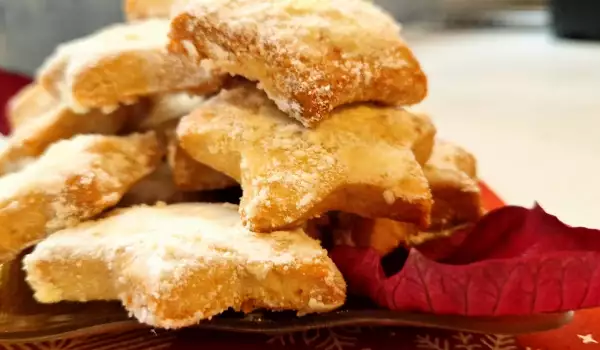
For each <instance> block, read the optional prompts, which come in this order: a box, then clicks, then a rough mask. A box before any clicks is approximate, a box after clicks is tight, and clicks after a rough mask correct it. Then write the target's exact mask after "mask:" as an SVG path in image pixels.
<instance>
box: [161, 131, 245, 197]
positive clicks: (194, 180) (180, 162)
mask: <svg viewBox="0 0 600 350" xmlns="http://www.w3.org/2000/svg"><path fill="white" fill-rule="evenodd" d="M167 155H168V156H167V159H168V163H169V166H170V167H171V172H172V175H173V181H174V182H175V186H177V188H178V189H180V190H182V191H210V190H220V189H225V188H229V187H234V186H237V185H238V183H237V182H236V181H235V180H234V179H232V178H230V177H229V176H227V175H225V174H223V173H221V172H219V171H217V170H215V169H213V168H211V167H209V166H207V165H205V164H202V163H200V162H198V161H197V160H195V159H194V158H192V157H191V156H190V155H189V154H188V153H187V152H186V151H185V150H184V149H182V148H181V147H180V146H179V142H178V140H177V139H176V138H172V139H171V140H170V142H169V146H168V153H167Z"/></svg>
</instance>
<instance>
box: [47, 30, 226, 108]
mask: <svg viewBox="0 0 600 350" xmlns="http://www.w3.org/2000/svg"><path fill="white" fill-rule="evenodd" d="M168 28H169V22H168V21H167V20H159V19H155V20H147V21H141V22H135V23H128V24H115V25H111V26H109V27H106V28H104V29H102V30H100V31H99V32H96V33H94V34H91V35H90V36H87V37H84V38H81V39H77V40H74V41H71V42H68V43H65V44H62V45H60V46H59V47H58V48H57V50H56V52H55V53H54V54H53V55H52V56H51V57H49V58H48V59H47V60H46V62H45V63H44V65H43V66H42V68H41V69H40V71H39V72H38V79H39V81H40V83H41V84H42V86H43V87H44V88H46V89H47V90H48V91H50V92H51V93H52V94H53V95H54V96H58V97H60V98H61V99H62V100H63V101H64V102H66V103H67V105H68V106H69V107H70V108H72V109H74V110H75V111H77V112H85V111H87V110H88V109H90V108H102V109H104V110H110V109H111V108H115V107H116V106H117V105H118V104H119V103H125V104H131V103H134V102H135V101H136V100H137V99H138V98H139V97H142V96H148V95H152V94H157V93H165V92H173V91H182V90H188V89H193V90H194V91H195V93H197V94H201V93H211V92H214V91H218V90H219V89H220V87H221V85H222V84H223V82H224V79H225V76H224V75H223V74H221V73H220V72H219V71H218V70H217V69H216V68H215V67H214V66H213V65H212V64H211V63H210V62H208V61H202V62H201V64H198V62H197V61H196V60H193V59H189V58H186V57H182V56H178V55H172V54H169V53H168V52H167V49H166V45H167V42H168V38H167V33H168Z"/></svg>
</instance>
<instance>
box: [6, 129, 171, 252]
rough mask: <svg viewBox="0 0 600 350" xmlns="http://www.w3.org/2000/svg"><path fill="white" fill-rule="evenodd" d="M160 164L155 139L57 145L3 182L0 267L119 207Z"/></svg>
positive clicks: (96, 138)
mask: <svg viewBox="0 0 600 350" xmlns="http://www.w3.org/2000/svg"><path fill="white" fill-rule="evenodd" d="M160 158H161V152H160V148H159V145H158V141H157V139H156V137H155V136H154V134H152V133H149V134H145V135H131V136H127V137H116V136H100V135H82V136H77V137H75V138H73V139H70V140H64V141H59V142H57V143H55V144H54V145H52V146H50V148H48V150H47V151H46V152H45V153H44V154H43V155H42V156H41V157H40V158H39V159H37V160H36V161H35V162H33V163H31V164H30V165H28V166H27V167H25V168H24V169H23V170H21V171H19V172H16V173H12V174H9V175H6V176H3V177H1V178H0V261H6V260H9V259H11V258H13V257H14V256H16V254H18V253H19V252H20V251H21V250H23V249H25V248H27V247H29V246H32V245H34V244H35V243H37V242H38V241H40V240H41V239H43V238H45V237H46V236H48V235H49V234H51V233H54V232H56V231H58V230H61V229H63V228H65V227H69V226H73V225H74V224H77V223H79V222H81V221H83V220H86V219H89V218H91V217H93V216H95V215H97V214H100V213H101V212H102V211H104V210H105V209H106V208H110V207H112V206H114V205H115V204H117V202H119V200H120V199H121V197H122V196H123V194H124V193H125V192H127V190H128V189H129V188H130V187H131V186H133V185H134V184H135V183H136V182H137V181H138V180H140V179H141V178H143V177H144V176H146V175H147V174H149V173H150V172H152V171H153V170H154V168H155V167H156V166H157V164H158V162H159V161H160Z"/></svg>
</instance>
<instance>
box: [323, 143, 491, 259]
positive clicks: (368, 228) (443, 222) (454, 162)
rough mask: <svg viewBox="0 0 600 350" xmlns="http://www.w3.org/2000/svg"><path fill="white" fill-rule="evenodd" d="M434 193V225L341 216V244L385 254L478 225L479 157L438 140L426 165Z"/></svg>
mask: <svg viewBox="0 0 600 350" xmlns="http://www.w3.org/2000/svg"><path fill="white" fill-rule="evenodd" d="M424 173H425V177H426V178H427V180H428V181H429V185H430V187H431V192H432V194H433V202H434V203H433V207H432V210H431V226H430V227H429V228H428V229H427V230H421V229H419V228H418V227H417V226H415V225H413V224H410V223H406V222H399V221H394V220H389V219H382V218H379V219H365V218H361V217H358V216H356V215H352V214H339V217H338V220H337V227H335V228H334V230H335V234H334V235H335V236H336V239H337V240H338V243H342V244H355V245H357V246H361V247H369V246H370V247H373V248H374V249H375V250H377V251H378V252H379V253H380V254H381V255H385V254H387V253H389V252H391V251H392V250H394V249H395V248H396V247H398V246H400V245H406V246H413V245H419V244H422V243H424V242H426V241H429V240H432V239H436V238H441V237H445V236H449V235H451V234H453V233H454V232H456V229H457V228H460V227H463V226H464V225H468V224H472V223H474V222H476V221H477V220H478V219H479V218H480V217H481V215H482V214H483V210H482V203H481V193H480V190H479V186H478V184H477V163H476V159H475V157H474V156H473V155H472V154H470V153H469V152H468V151H466V150H465V149H464V148H462V147H460V146H457V145H455V144H453V143H450V142H446V141H441V140H436V142H435V146H434V149H433V153H432V154H431V158H430V159H429V161H428V162H427V163H426V164H425V166H424Z"/></svg>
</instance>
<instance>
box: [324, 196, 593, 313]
mask: <svg viewBox="0 0 600 350" xmlns="http://www.w3.org/2000/svg"><path fill="white" fill-rule="evenodd" d="M432 251H435V249H434V248H432ZM424 253H425V252H424ZM424 253H421V252H420V251H418V250H416V249H412V250H411V251H410V253H409V254H408V257H407V259H406V261H405V262H404V265H403V266H401V268H400V270H399V272H397V273H396V274H394V275H393V276H391V277H386V276H385V274H384V272H383V269H382V267H381V257H380V256H378V254H377V253H376V252H375V251H374V250H371V249H361V248H354V247H347V246H340V247H336V248H335V249H334V250H333V251H332V258H333V259H334V261H335V262H336V264H337V265H338V267H339V268H340V270H341V271H342V273H343V274H344V276H345V277H346V279H347V281H348V284H349V288H350V290H351V291H352V292H355V293H359V294H362V295H366V296H369V297H371V298H372V299H373V300H374V301H375V302H377V303H378V304H379V305H381V306H383V307H387V308H390V309H393V310H401V311H421V312H430V313H439V314H458V315H472V316H475V315H477V316H500V315H526V314H535V313H548V312H560V311H567V310H576V309H582V308H590V307H597V306H600V231H598V230H592V229H586V228H575V227H570V226H568V225H565V224H563V223H562V222H560V220H558V219H557V218H556V217H554V216H552V215H549V214H547V213H546V212H544V210H543V209H542V208H541V207H539V206H537V205H536V206H535V207H534V208H533V209H526V208H521V207H515V206H512V207H504V208H501V209H497V210H495V211H493V212H490V213H489V214H488V215H486V216H485V217H484V218H482V219H481V220H480V222H478V223H477V224H476V225H475V226H474V227H473V229H472V230H471V232H469V233H468V235H466V237H465V238H464V240H463V241H462V243H460V245H459V246H457V247H456V248H454V250H453V251H452V252H451V253H450V254H446V256H444V258H443V260H441V261H434V260H432V259H431V258H430V257H428V256H426V255H425V254H424Z"/></svg>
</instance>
